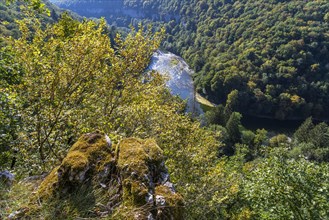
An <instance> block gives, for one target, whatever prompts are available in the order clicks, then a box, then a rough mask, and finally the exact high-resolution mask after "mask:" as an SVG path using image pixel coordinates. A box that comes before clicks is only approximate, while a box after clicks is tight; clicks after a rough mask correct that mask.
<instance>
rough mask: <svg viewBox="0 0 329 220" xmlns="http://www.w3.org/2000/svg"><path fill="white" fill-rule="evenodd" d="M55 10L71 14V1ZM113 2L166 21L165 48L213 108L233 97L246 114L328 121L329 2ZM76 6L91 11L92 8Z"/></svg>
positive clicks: (86, 4)
mask: <svg viewBox="0 0 329 220" xmlns="http://www.w3.org/2000/svg"><path fill="white" fill-rule="evenodd" d="M60 2H61V3H60V5H62V6H64V7H65V6H67V7H68V8H70V9H73V10H74V9H75V7H74V6H68V4H69V3H68V2H69V1H60ZM106 2H107V1H106ZM116 2H120V4H123V5H124V7H126V8H132V9H135V10H137V11H139V12H140V13H142V16H140V17H139V18H141V19H144V21H146V20H152V21H165V24H166V27H167V33H168V35H167V38H166V41H165V42H164V43H163V46H164V48H166V49H167V50H169V51H172V52H175V53H178V54H180V55H182V56H183V58H184V59H186V60H187V62H188V63H189V64H190V65H191V66H192V67H193V68H194V70H195V71H196V74H195V83H196V86H197V90H198V92H200V93H202V94H203V95H204V96H205V97H207V98H208V99H210V100H211V101H213V102H216V103H225V102H226V101H227V97H228V95H229V94H230V93H231V92H232V91H233V90H235V89H236V90H238V95H237V97H236V98H237V99H238V100H239V102H237V103H239V105H237V106H235V107H234V108H235V110H237V111H240V112H242V113H245V114H250V115H257V116H266V117H274V118H277V119H303V118H306V117H308V116H311V115H312V116H314V117H316V118H322V119H323V118H327V117H328V116H327V114H326V113H327V111H328V110H329V103H328V100H329V99H328V95H329V84H328V72H329V63H328V59H329V55H328V54H329V52H328V47H329V46H328V45H329V34H328V31H329V24H328V22H329V12H328V11H329V3H328V2H327V1H326V0H321V1H303V0H297V1H279V0H277V1H276V0H274V1H263V0H256V1H248V0H239V1H230V0H227V1H226V0H225V1H219V0H202V1H196V0H192V1H175V0H163V1H154V0H153V1H152V0H148V1H116ZM75 4H76V5H78V4H80V6H79V7H85V8H93V7H94V3H93V2H92V1H90V2H88V1H87V2H86V1H81V2H80V1H79V0H77V1H75ZM97 4H100V5H102V4H103V5H104V4H110V3H109V2H107V3H105V2H102V1H100V2H98V3H97ZM106 8H107V7H104V10H105V11H106ZM154 14H157V16H154ZM116 17H117V19H120V21H121V22H119V24H129V23H130V22H134V19H133V18H131V17H129V16H127V15H125V16H123V15H121V17H120V15H117V16H116ZM122 19H123V20H122ZM110 21H111V22H112V21H113V22H114V21H115V20H113V18H112V19H110ZM242 100H243V102H241V101H242Z"/></svg>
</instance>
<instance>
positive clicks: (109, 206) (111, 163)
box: [37, 132, 184, 219]
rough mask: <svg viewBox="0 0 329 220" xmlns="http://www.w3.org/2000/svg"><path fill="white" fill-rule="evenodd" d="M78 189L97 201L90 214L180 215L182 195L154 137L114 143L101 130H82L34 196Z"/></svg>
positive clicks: (126, 216)
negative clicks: (86, 191)
mask: <svg viewBox="0 0 329 220" xmlns="http://www.w3.org/2000/svg"><path fill="white" fill-rule="evenodd" d="M114 149H115V150H114ZM81 188H83V189H88V190H89V189H90V190H89V191H88V193H89V194H92V198H93V200H95V202H94V203H95V204H92V205H93V208H90V210H91V211H90V212H91V213H92V215H93V216H98V217H104V216H110V217H113V218H114V219H168V217H169V219H182V218H183V210H184V209H183V207H184V203H183V198H182V197H181V196H180V195H179V194H178V193H176V192H175V189H174V186H173V184H172V183H171V182H170V177H169V173H168V170H167V169H166V167H165V163H164V156H163V152H162V150H161V148H160V147H159V146H158V145H157V144H156V142H155V141H154V140H152V139H146V140H142V139H137V138H127V139H124V140H122V141H121V142H120V143H119V144H118V145H115V144H113V143H112V141H111V140H110V138H109V137H108V136H106V135H104V134H101V133H99V132H98V133H90V134H85V135H83V136H82V137H80V138H79V140H78V141H77V142H76V143H75V144H74V145H73V146H72V148H71V149H70V150H69V152H68V154H67V156H66V157H65V158H64V159H63V161H62V163H61V164H60V165H59V166H58V167H56V168H55V169H53V170H52V172H51V173H50V174H49V175H48V176H47V177H46V178H45V179H44V181H43V182H42V183H41V185H40V186H39V189H38V192H37V195H38V200H39V199H41V201H47V200H48V199H53V198H60V199H63V200H65V198H67V197H70V198H72V196H75V195H78V194H79V190H80V189H81ZM95 192H97V194H96V193H95ZM58 196H59V197H58ZM97 196H101V197H102V198H101V199H99V201H101V202H96V201H97V198H96V197H97ZM92 210H94V211H92ZM87 217H89V216H87Z"/></svg>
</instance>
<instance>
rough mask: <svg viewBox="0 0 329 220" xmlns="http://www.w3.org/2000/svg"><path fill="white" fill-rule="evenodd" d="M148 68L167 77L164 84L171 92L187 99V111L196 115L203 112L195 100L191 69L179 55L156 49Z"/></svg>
mask: <svg viewBox="0 0 329 220" xmlns="http://www.w3.org/2000/svg"><path fill="white" fill-rule="evenodd" d="M149 69H151V70H155V71H157V72H159V73H160V74H161V75H164V76H166V77H168V81H167V83H166V84H167V86H168V88H169V89H170V90H171V94H173V95H178V96H179V97H180V98H182V99H184V100H187V112H192V113H194V114H197V115H199V114H202V113H203V111H202V109H201V107H200V104H199V103H198V102H196V100H195V92H194V85H193V80H192V76H191V75H192V74H193V70H191V69H190V68H189V66H188V64H187V63H186V62H185V61H184V60H183V59H182V58H181V57H179V56H177V55H175V54H173V53H169V52H162V51H157V52H156V53H155V54H154V55H153V57H152V60H151V63H150V65H149Z"/></svg>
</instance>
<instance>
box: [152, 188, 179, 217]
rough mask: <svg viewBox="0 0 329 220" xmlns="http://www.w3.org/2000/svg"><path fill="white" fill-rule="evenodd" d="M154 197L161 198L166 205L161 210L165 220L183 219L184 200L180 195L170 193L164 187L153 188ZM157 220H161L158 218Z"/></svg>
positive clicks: (168, 189) (169, 190)
mask: <svg viewBox="0 0 329 220" xmlns="http://www.w3.org/2000/svg"><path fill="white" fill-rule="evenodd" d="M155 195H156V196H157V195H159V196H163V197H164V199H165V201H166V204H165V206H164V207H163V210H162V213H164V216H165V218H167V217H168V216H172V219H183V214H184V200H183V197H182V196H181V195H179V194H178V193H175V192H172V191H171V189H170V188H169V187H167V186H164V185H160V186H157V187H155ZM166 216H167V217H166ZM159 219H163V218H162V217H161V216H159Z"/></svg>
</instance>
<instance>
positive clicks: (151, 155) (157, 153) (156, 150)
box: [143, 139, 164, 164]
mask: <svg viewBox="0 0 329 220" xmlns="http://www.w3.org/2000/svg"><path fill="white" fill-rule="evenodd" d="M143 148H144V151H145V152H146V154H147V155H148V159H149V161H150V162H154V163H156V164H159V163H161V162H162V161H163V160H164V156H163V151H162V149H161V148H160V147H159V146H158V145H157V144H156V142H155V140H153V139H147V140H145V142H144V144H143Z"/></svg>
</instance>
